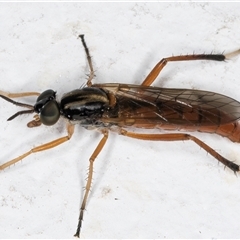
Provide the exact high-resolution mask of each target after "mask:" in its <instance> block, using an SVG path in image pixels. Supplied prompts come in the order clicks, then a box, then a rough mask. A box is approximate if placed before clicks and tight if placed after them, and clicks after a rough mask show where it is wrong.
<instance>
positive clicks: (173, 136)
mask: <svg viewBox="0 0 240 240" xmlns="http://www.w3.org/2000/svg"><path fill="white" fill-rule="evenodd" d="M119 134H121V135H124V136H127V137H131V138H136V139H141V140H151V141H183V140H192V141H193V142H195V143H196V144H197V145H199V146H200V147H201V148H203V149H204V150H205V151H207V152H208V153H209V154H211V155H212V156H213V157H214V158H216V159H217V160H218V161H219V162H221V163H222V164H224V165H225V166H226V167H228V168H230V169H231V170H232V171H233V172H234V173H235V172H238V171H239V170H240V169H239V166H238V165H237V164H235V163H233V162H231V161H229V160H228V159H226V158H224V157H223V156H221V155H220V154H219V153H217V152H216V151H215V150H213V149H212V148H211V147H210V146H208V145H207V144H205V143H204V142H202V141H201V140H199V139H198V138H196V137H194V136H192V135H189V134H185V133H167V134H141V133H133V132H128V131H126V130H123V129H121V130H119Z"/></svg>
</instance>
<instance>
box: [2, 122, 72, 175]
mask: <svg viewBox="0 0 240 240" xmlns="http://www.w3.org/2000/svg"><path fill="white" fill-rule="evenodd" d="M67 132H68V135H67V136H65V137H61V138H59V139H56V140H54V141H51V142H48V143H45V144H43V145H40V146H38V147H34V148H32V149H31V150H30V151H28V152H26V153H24V154H22V155H21V156H19V157H17V158H14V159H13V160H11V161H8V162H6V163H4V164H2V165H0V171H1V170H3V169H5V168H7V167H10V166H11V165H13V164H15V163H17V162H19V161H21V160H22V159H24V158H25V157H27V156H28V155H30V154H32V153H36V152H40V151H45V150H47V149H50V148H54V147H56V146H58V145H60V144H62V143H64V142H66V141H68V140H69V139H70V138H71V137H72V135H73V132H74V125H71V124H68V125H67Z"/></svg>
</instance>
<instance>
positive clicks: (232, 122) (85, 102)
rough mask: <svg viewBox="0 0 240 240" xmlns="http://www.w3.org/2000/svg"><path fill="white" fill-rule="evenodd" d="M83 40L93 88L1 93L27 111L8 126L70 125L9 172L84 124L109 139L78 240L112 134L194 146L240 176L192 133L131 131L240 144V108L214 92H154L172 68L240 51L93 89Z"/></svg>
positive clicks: (158, 69)
mask: <svg viewBox="0 0 240 240" xmlns="http://www.w3.org/2000/svg"><path fill="white" fill-rule="evenodd" d="M79 37H80V38H81V41H82V44H83V47H84V49H85V53H86V56H87V61H88V65H89V68H90V74H89V77H88V80H87V86H86V87H83V88H80V89H75V90H73V91H71V92H68V93H66V94H64V95H63V96H62V98H61V99H60V101H57V100H56V92H55V91H54V90H51V89H49V90H46V91H44V92H42V93H41V94H40V93H37V92H24V93H7V92H3V91H0V97H1V98H3V99H4V100H6V101H8V102H10V103H12V104H15V105H17V106H20V107H24V108H26V109H28V110H23V111H19V112H17V113H15V114H14V115H13V116H11V117H10V118H9V119H8V120H12V119H14V118H16V117H17V116H19V115H22V114H29V113H35V114H36V115H35V116H34V119H33V120H32V121H31V122H29V123H28V127H37V126H40V125H41V124H44V125H47V126H51V125H54V124H55V123H56V122H57V121H58V119H59V118H60V117H63V118H65V119H66V120H67V135H66V136H64V137H61V138H59V139H56V140H54V141H51V142H48V143H45V144H43V145H40V146H37V147H34V148H32V149H31V150H30V151H28V152H26V153H24V154H23V155H21V156H18V157H16V158H14V159H13V160H11V161H8V162H6V163H4V164H2V165H1V166H0V170H3V169H5V168H7V167H9V166H11V165H13V164H15V163H17V162H18V161H20V160H22V159H23V158H25V157H27V156H28V155H30V154H32V153H36V152H40V151H44V150H47V149H50V148H54V147H56V146H58V145H60V144H62V143H64V142H66V141H68V140H70V138H71V137H72V135H73V133H74V125H75V124H80V125H81V126H82V127H84V128H86V129H97V130H98V131H100V132H101V133H102V134H103V137H102V139H101V140H100V142H99V144H98V145H97V147H96V149H95V151H94V152H93V154H92V156H91V157H90V159H89V173H88V177H87V183H86V186H85V193H84V197H83V201H82V204H81V208H80V215H79V220H78V226H77V231H76V233H75V235H74V236H76V237H79V236H80V229H81V225H82V220H83V214H84V210H85V206H86V203H87V199H88V195H89V191H90V188H91V184H92V176H93V164H94V161H95V159H96V157H97V156H98V154H99V153H100V152H101V150H102V148H103V147H104V145H105V143H106V141H107V139H108V133H109V131H113V132H115V133H118V134H120V135H124V136H126V137H131V138H136V139H141V140H150V141H182V140H191V141H193V142H195V143H196V144H198V145H199V146H200V147H201V148H203V149H204V150H206V151H207V152H208V153H209V154H211V155H212V156H213V157H214V158H216V159H217V160H218V161H220V162H221V163H222V164H224V165H225V166H226V167H228V168H230V169H231V170H232V171H233V172H234V173H236V172H238V171H239V165H237V164H236V163H233V162H232V161H230V160H228V159H226V158H224V157H223V156H221V155H220V154H219V153H217V152H216V151H215V150H213V149H212V148H211V147H210V146H208V145H207V144H205V143H204V142H202V141H201V140H200V139H198V138H196V137H194V136H192V135H190V134H188V133H182V132H178V133H164V134H159V133H157V134H143V133H139V132H137V131H136V132H131V131H128V130H127V129H128V127H135V128H136V129H138V128H144V129H163V130H175V131H179V130H181V131H199V132H207V133H216V134H219V135H221V136H224V137H227V138H228V139H230V140H231V141H233V142H240V123H239V118H240V102H238V101H236V100H234V99H232V98H230V97H227V96H224V95H221V94H218V93H214V92H208V91H201V90H192V89H168V88H158V87H152V86H150V85H151V84H152V83H153V82H154V80H155V79H156V78H157V76H158V75H159V73H160V72H161V70H162V69H163V68H164V67H165V66H166V64H167V63H168V62H176V61H191V60H214V61H224V60H225V59H226V58H227V57H231V56H233V55H237V54H239V53H240V50H238V51H235V52H233V53H231V54H228V55H223V54H198V55H196V54H193V55H181V56H172V57H168V58H163V59H162V60H161V61H160V62H158V63H157V65H156V66H155V67H154V68H153V69H152V71H151V72H150V73H149V75H148V76H147V77H146V79H145V80H144V81H143V83H142V84H141V85H132V84H119V83H109V84H92V80H93V77H94V70H93V66H92V60H91V57H90V54H89V50H88V47H87V45H86V42H85V40H84V35H80V36H79ZM32 95H36V96H37V100H36V103H35V104H34V105H29V104H25V103H21V102H16V101H14V100H12V98H17V97H27V96H32Z"/></svg>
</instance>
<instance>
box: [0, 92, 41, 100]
mask: <svg viewBox="0 0 240 240" xmlns="http://www.w3.org/2000/svg"><path fill="white" fill-rule="evenodd" d="M0 95H2V96H5V97H8V98H18V97H29V96H39V95H40V93H38V92H23V93H9V92H4V91H0Z"/></svg>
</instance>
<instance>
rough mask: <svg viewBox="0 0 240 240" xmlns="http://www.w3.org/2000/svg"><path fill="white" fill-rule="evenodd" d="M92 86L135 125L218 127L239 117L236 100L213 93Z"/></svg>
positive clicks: (127, 86) (138, 87)
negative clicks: (106, 94) (110, 96)
mask: <svg viewBox="0 0 240 240" xmlns="http://www.w3.org/2000/svg"><path fill="white" fill-rule="evenodd" d="M94 86H97V87H101V88H103V89H105V90H106V91H108V92H110V93H112V94H113V95H114V96H115V97H116V99H117V104H118V118H119V119H124V118H126V119H132V120H134V123H135V124H136V123H139V124H141V123H143V121H145V124H147V123H149V124H159V123H162V124H164V123H168V124H175V125H181V126H182V125H194V126H213V125H216V126H219V125H221V124H228V123H232V122H235V121H236V120H238V119H239V118H240V102H238V101H236V100H234V99H232V98H230V97H227V96H224V95H221V94H218V93H214V92H208V91H201V90H192V89H168V88H156V87H145V86H139V85H131V84H96V85H94ZM119 119H118V120H117V121H119ZM132 122H133V121H132Z"/></svg>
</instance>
